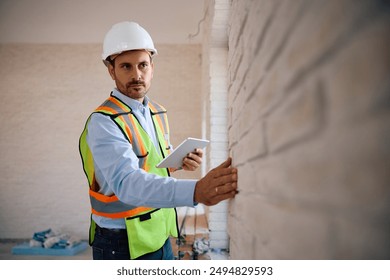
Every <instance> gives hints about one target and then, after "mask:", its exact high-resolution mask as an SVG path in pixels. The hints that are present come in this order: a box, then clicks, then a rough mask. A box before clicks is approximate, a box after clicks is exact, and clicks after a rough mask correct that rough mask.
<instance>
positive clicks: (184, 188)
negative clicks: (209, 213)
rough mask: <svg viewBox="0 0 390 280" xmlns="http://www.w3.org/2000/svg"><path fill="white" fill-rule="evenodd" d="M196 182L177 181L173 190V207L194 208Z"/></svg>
mask: <svg viewBox="0 0 390 280" xmlns="http://www.w3.org/2000/svg"><path fill="white" fill-rule="evenodd" d="M196 182H197V180H177V182H176V189H175V197H174V199H175V205H177V207H181V206H189V207H194V206H196V205H197V203H195V202H194V192H195V185H196Z"/></svg>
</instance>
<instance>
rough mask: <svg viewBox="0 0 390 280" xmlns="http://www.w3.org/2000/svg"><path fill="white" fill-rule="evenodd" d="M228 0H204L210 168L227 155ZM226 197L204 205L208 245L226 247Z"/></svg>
mask: <svg viewBox="0 0 390 280" xmlns="http://www.w3.org/2000/svg"><path fill="white" fill-rule="evenodd" d="M229 9H230V2H229V1H228V0H215V1H208V0H206V1H205V22H204V41H203V51H202V53H203V65H202V71H203V72H202V79H203V103H204V106H203V107H204V111H205V114H204V117H205V118H206V123H207V125H206V129H205V131H206V135H205V137H206V138H208V139H210V140H211V142H210V146H209V147H208V149H207V152H208V153H207V167H208V168H209V169H210V168H214V167H216V166H218V165H219V164H220V163H221V162H223V161H225V160H226V158H227V157H228V133H227V131H228V108H227V105H228V100H227V96H228V89H227V86H228V72H227V60H228V37H227V23H228V18H229ZM228 204H229V202H228V201H223V202H220V203H219V204H218V205H215V206H211V207H208V208H207V211H206V213H207V218H208V223H209V230H210V234H209V239H210V247H211V248H212V249H228V248H229V237H228V233H227V211H228Z"/></svg>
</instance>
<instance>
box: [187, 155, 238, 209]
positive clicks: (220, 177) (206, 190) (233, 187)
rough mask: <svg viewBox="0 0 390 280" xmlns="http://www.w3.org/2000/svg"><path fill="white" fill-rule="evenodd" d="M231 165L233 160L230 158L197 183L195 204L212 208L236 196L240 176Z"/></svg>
mask: <svg viewBox="0 0 390 280" xmlns="http://www.w3.org/2000/svg"><path fill="white" fill-rule="evenodd" d="M231 164H232V159H231V158H228V159H227V160H226V161H225V162H223V163H222V164H221V165H219V166H218V167H216V168H214V169H212V170H211V171H209V172H208V173H207V174H206V176H204V177H203V178H202V179H200V180H199V181H198V182H197V183H196V186H195V193H194V201H195V202H198V203H202V204H205V205H207V206H211V205H215V204H217V203H219V202H220V201H222V200H225V199H229V198H234V197H235V196H236V194H237V193H238V191H237V179H238V174H237V169H236V168H233V167H231Z"/></svg>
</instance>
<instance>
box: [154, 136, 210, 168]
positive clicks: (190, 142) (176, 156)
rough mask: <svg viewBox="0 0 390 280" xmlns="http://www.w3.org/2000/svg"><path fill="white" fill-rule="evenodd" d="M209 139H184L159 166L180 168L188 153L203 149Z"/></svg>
mask: <svg viewBox="0 0 390 280" xmlns="http://www.w3.org/2000/svg"><path fill="white" fill-rule="evenodd" d="M209 142H210V141H209V140H204V139H197V138H191V137H190V138H187V139H186V140H184V141H183V142H182V143H181V144H180V145H179V146H177V148H176V149H174V150H173V152H172V153H171V154H170V155H168V156H167V157H166V158H164V159H163V160H162V161H161V162H160V163H159V164H157V166H156V167H157V168H169V167H176V168H179V167H181V166H182V165H183V159H184V158H185V157H186V156H187V154H188V153H191V152H193V151H194V150H195V149H203V148H205V147H206V146H207V144H208V143H209Z"/></svg>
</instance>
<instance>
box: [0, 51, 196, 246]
mask: <svg viewBox="0 0 390 280" xmlns="http://www.w3.org/2000/svg"><path fill="white" fill-rule="evenodd" d="M157 48H158V50H159V53H160V56H158V57H156V60H155V63H156V69H155V80H154V82H153V85H152V87H153V88H152V89H151V91H150V95H151V96H152V98H155V99H156V100H157V101H159V102H161V103H162V104H164V106H165V107H167V109H168V111H169V116H170V124H171V130H172V133H173V134H174V136H173V137H172V143H173V144H174V145H177V143H179V142H180V141H181V140H182V139H183V138H184V137H186V136H187V135H191V136H194V137H199V136H200V135H201V125H200V121H199V119H200V111H201V109H200V95H199V92H200V85H199V80H200V65H199V63H200V62H199V61H200V60H199V59H200V58H199V56H200V47H199V46H197V45H161V46H157ZM100 53H101V45H100V44H96V45H95V44H91V45H50V44H47V45H40V44H14V45H1V46H0V56H1V57H2V60H1V62H0V65H1V67H0V92H1V95H0V101H1V102H0V104H1V105H0V106H1V113H0V127H1V133H0V155H1V162H0V188H1V195H0V223H1V225H2V226H1V228H0V239H17V238H31V236H32V234H33V233H34V232H35V231H39V230H44V229H46V228H49V227H51V228H53V229H57V230H60V231H61V232H67V233H70V234H73V235H76V236H78V237H80V238H84V239H86V238H87V236H88V226H89V215H90V214H89V208H90V206H89V198H88V189H87V186H86V178H85V175H84V173H83V171H82V166H81V160H80V156H79V151H78V138H79V136H80V133H81V131H82V130H83V128H84V124H85V121H86V119H87V117H88V115H89V114H90V113H91V112H92V110H93V109H94V108H96V107H97V106H98V105H100V104H101V103H102V102H103V101H104V99H105V98H106V97H107V96H108V95H109V93H110V91H111V89H112V88H113V87H114V83H113V81H111V78H110V77H109V75H108V73H107V72H106V69H105V67H104V65H103V63H102V62H101V60H100ZM157 89H159V90H158V91H157ZM160 89H161V90H160ZM189 101H191V102H189ZM188 111H191V114H188ZM177 176H182V177H197V176H198V173H195V174H191V173H187V174H182V175H180V174H179V175H177Z"/></svg>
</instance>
